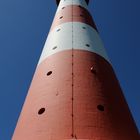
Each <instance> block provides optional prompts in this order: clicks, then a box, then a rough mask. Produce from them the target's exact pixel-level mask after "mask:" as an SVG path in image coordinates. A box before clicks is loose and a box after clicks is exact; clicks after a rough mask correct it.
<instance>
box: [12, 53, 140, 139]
mask: <svg viewBox="0 0 140 140" xmlns="http://www.w3.org/2000/svg"><path fill="white" fill-rule="evenodd" d="M73 55H74V56H73V65H72V51H71V50H70V51H63V52H60V53H56V54H54V55H51V56H50V57H48V58H47V59H45V60H44V61H43V62H42V63H41V64H40V65H39V66H38V68H37V70H36V72H35V76H34V78H33V81H32V84H31V87H30V90H29V93H28V96H27V99H26V102H25V105H24V108H23V110H22V114H21V117H20V119H19V122H18V125H17V128H16V130H15V135H14V137H13V139H12V140H65V139H71V138H72V137H71V135H72V112H73V132H74V134H73V135H74V136H75V137H76V138H77V139H90V140H94V139H103V140H139V133H138V131H137V130H136V126H135V124H134V121H133V119H132V117H131V114H130V112H129V109H128V106H127V104H126V102H125V100H124V97H123V95H122V91H121V88H120V86H119V83H118V81H117V79H116V76H115V74H114V71H113V69H112V67H111V65H110V64H109V63H108V62H107V61H106V60H105V59H103V58H102V57H101V56H99V55H97V54H95V53H92V52H88V51H80V50H79V51H78V50H74V51H73ZM72 67H73V68H72ZM72 69H73V70H72ZM72 71H73V75H72ZM72 76H73V78H72ZM72 82H73V86H72ZM72 88H73V98H72ZM72 102H73V109H72ZM40 109H41V110H40ZM44 109H45V111H44ZM38 113H39V114H38ZM41 113H42V114H41ZM130 132H131V133H130Z"/></svg>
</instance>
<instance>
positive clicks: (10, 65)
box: [0, 0, 140, 140]
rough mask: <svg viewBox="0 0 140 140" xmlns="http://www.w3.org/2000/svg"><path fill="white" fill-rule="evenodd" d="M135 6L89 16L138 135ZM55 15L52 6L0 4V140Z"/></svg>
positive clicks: (138, 23) (139, 42)
mask: <svg viewBox="0 0 140 140" xmlns="http://www.w3.org/2000/svg"><path fill="white" fill-rule="evenodd" d="M139 5H140V1H139V0H127V1H126V0H91V2H90V5H89V10H90V11H91V13H92V15H93V16H94V20H95V22H96V25H97V27H98V30H99V32H100V36H101V38H102V40H103V42H104V45H105V48H106V50H107V53H108V56H109V57H110V60H111V62H112V65H113V67H114V70H115V72H116V75H117V77H118V79H119V81H120V84H121V87H122V89H123V91H124V95H125V97H126V100H127V102H128V104H129V107H130V109H131V112H132V114H133V117H134V119H135V121H136V123H137V126H138V128H139V130H140V109H139V108H140V54H139V53H140V14H139V13H140V8H139ZM55 10H56V5H55V0H41V1H39V0H0V139H1V140H10V139H11V137H12V134H13V131H14V128H15V126H16V122H17V119H18V116H19V113H20V111H21V107H22V105H23V102H24V99H25V97H26V94H27V91H28V88H29V85H30V82H31V80H32V76H33V74H34V71H35V67H36V65H37V62H38V59H39V56H40V54H41V51H42V48H43V45H44V43H45V40H46V37H47V34H48V31H49V28H50V25H51V23H52V20H53V17H54V14H55Z"/></svg>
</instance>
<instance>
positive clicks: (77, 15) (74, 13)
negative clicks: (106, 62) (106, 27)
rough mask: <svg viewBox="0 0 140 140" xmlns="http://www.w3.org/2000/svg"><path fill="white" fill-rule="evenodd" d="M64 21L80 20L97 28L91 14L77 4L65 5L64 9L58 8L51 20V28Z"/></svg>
mask: <svg viewBox="0 0 140 140" xmlns="http://www.w3.org/2000/svg"><path fill="white" fill-rule="evenodd" d="M66 22H82V23H86V24H88V25H91V26H92V27H93V28H94V29H96V30H97V28H96V25H95V23H94V21H93V19H92V16H91V15H90V13H89V12H88V10H87V9H85V8H84V7H81V6H77V5H70V6H66V8H65V9H62V10H60V11H59V12H58V13H57V14H56V16H55V18H54V21H53V24H52V27H51V29H53V28H55V27H56V26H58V25H60V24H62V23H66Z"/></svg>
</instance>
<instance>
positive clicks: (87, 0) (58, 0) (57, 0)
mask: <svg viewBox="0 0 140 140" xmlns="http://www.w3.org/2000/svg"><path fill="white" fill-rule="evenodd" d="M85 1H86V3H87V4H88V3H89V0H85ZM59 2H60V0H56V3H57V5H58V4H59Z"/></svg>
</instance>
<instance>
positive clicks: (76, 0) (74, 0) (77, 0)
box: [57, 0, 88, 12]
mask: <svg viewBox="0 0 140 140" xmlns="http://www.w3.org/2000/svg"><path fill="white" fill-rule="evenodd" d="M69 5H80V6H81V7H84V8H86V9H88V6H87V3H86V1H85V0H61V1H60V4H59V6H58V8H57V12H59V11H60V10H62V8H63V7H66V6H69Z"/></svg>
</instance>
